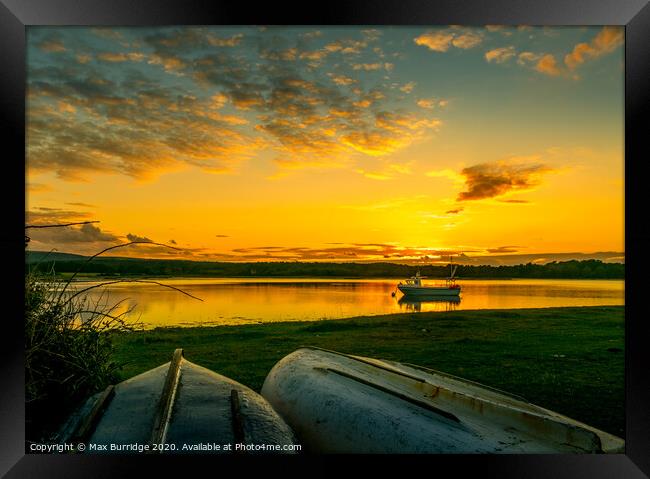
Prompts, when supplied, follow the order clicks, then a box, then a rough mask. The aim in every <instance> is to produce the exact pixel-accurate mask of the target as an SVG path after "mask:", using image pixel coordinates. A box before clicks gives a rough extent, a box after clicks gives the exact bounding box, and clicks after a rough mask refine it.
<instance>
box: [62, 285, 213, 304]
mask: <svg viewBox="0 0 650 479" xmlns="http://www.w3.org/2000/svg"><path fill="white" fill-rule="evenodd" d="M117 283H151V284H157V285H158V286H163V287H165V288H169V289H174V290H176V291H178V292H180V293H183V294H184V295H185V296H189V297H190V298H193V299H198V300H199V301H201V302H202V301H203V300H202V299H201V298H197V297H196V296H192V295H191V294H190V293H188V292H186V291H183V290H182V289H180V288H176V287H175V286H171V285H169V284H164V283H160V282H158V281H152V280H148V279H118V280H115V281H104V282H102V283H100V284H94V285H92V286H88V287H87V288H84V289H81V290H79V291H77V292H76V293H74V294H73V295H71V296H70V297H69V298H68V299H67V300H66V303H67V302H69V301H70V300H71V299H72V298H74V297H75V296H79V295H80V294H82V293H85V292H86V291H89V290H91V289H95V288H100V287H102V286H107V285H109V284H117Z"/></svg>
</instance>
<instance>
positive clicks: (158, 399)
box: [58, 349, 298, 454]
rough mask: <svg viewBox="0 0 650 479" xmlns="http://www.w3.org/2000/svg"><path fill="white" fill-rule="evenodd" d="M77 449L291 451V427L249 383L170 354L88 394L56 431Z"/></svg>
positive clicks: (123, 451)
mask: <svg viewBox="0 0 650 479" xmlns="http://www.w3.org/2000/svg"><path fill="white" fill-rule="evenodd" d="M58 441H59V442H60V443H68V444H81V445H82V446H81V447H80V448H78V449H77V451H78V452H84V451H85V452H91V453H94V452H98V453H102V452H104V453H111V452H113V453H125V452H126V453H128V452H138V453H142V452H150V453H154V454H155V453H192V454H196V453H211V454H212V453H217V454H218V453H226V454H228V453H239V452H241V453H246V452H255V453H259V452H294V449H296V448H295V447H294V445H295V444H298V443H297V442H296V441H295V437H294V435H293V432H292V431H291V428H289V426H287V424H286V423H285V422H284V421H283V420H282V418H280V416H278V414H277V413H276V412H275V411H274V410H273V408H272V407H271V405H270V404H269V403H268V402H267V401H266V400H265V399H264V398H263V397H262V396H260V395H259V394H257V393H256V392H255V391H253V390H252V389H249V388H248V387H246V386H244V385H242V384H240V383H238V382H235V381H233V380H232V379H229V378H227V377H225V376H221V375H219V374H217V373H215V372H213V371H210V370H209V369H206V368H203V367H201V366H198V365H196V364H194V363H191V362H190V361H188V360H186V359H185V358H184V357H183V350H182V349H177V350H176V351H175V352H174V355H173V357H172V360H171V361H170V362H169V363H167V364H163V365H161V366H159V367H157V368H154V369H151V370H149V371H146V372H144V373H142V374H140V375H138V376H135V377H133V378H131V379H128V380H126V381H123V382H121V383H119V384H117V385H115V386H109V387H108V388H106V390H104V391H103V392H101V393H98V394H96V395H94V396H92V397H90V398H89V399H88V400H87V401H86V403H85V404H84V405H83V406H82V407H81V408H80V409H79V410H78V411H76V412H75V413H74V414H72V416H70V418H69V419H68V421H67V422H66V424H65V425H64V426H63V427H62V429H61V431H60V432H59V434H58Z"/></svg>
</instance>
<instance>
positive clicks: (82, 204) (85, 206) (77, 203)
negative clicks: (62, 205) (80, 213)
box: [66, 202, 95, 208]
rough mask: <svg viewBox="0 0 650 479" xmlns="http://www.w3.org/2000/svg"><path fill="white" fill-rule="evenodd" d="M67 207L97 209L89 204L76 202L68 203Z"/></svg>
mask: <svg viewBox="0 0 650 479" xmlns="http://www.w3.org/2000/svg"><path fill="white" fill-rule="evenodd" d="M66 205H70V206H81V207H83V208H95V205H91V204H89V203H81V202H75V203H66Z"/></svg>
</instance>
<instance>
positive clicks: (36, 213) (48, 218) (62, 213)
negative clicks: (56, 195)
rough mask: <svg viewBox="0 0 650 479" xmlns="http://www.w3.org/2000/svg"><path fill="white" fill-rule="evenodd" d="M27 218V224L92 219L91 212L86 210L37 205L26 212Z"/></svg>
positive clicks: (47, 223) (49, 223)
mask: <svg viewBox="0 0 650 479" xmlns="http://www.w3.org/2000/svg"><path fill="white" fill-rule="evenodd" d="M25 219H26V221H27V224H30V225H54V224H61V223H73V222H75V221H87V220H89V219H91V214H90V213H88V212H85V211H74V210H63V209H59V208H48V207H43V206H37V207H34V208H32V209H31V210H29V211H26V212H25Z"/></svg>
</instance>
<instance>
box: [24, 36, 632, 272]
mask: <svg viewBox="0 0 650 479" xmlns="http://www.w3.org/2000/svg"><path fill="white" fill-rule="evenodd" d="M27 32H28V57H27V65H28V89H27V92H28V93H27V95H28V97H27V165H26V166H27V171H26V172H27V182H28V183H27V185H26V186H27V198H26V202H27V222H28V224H53V223H62V222H73V221H89V220H97V221H99V223H95V224H89V225H84V226H81V227H70V228H47V229H31V230H28V234H29V235H30V236H31V238H32V242H31V243H30V248H31V249H33V250H41V251H48V250H51V249H56V250H58V251H61V252H69V253H80V254H88V253H96V252H98V251H99V250H101V249H103V248H105V247H107V246H111V245H115V244H120V243H124V242H127V241H133V240H152V241H155V242H160V243H165V244H169V245H171V246H174V247H175V248H178V249H177V250H171V249H166V248H163V247H158V246H154V245H137V246H136V245H134V246H132V247H128V248H122V249H119V250H117V251H116V252H115V254H118V255H120V256H126V255H133V256H142V257H165V258H188V259H196V260H226V261H244V260H246V261H266V260H289V261H294V260H299V261H312V260H318V261H323V260H327V261H366V260H379V261H413V262H414V261H426V262H437V261H442V262H444V263H446V262H447V261H448V259H449V254H450V253H453V254H462V255H464V256H461V257H459V258H458V260H459V261H465V262H475V263H476V262H491V263H501V262H503V263H513V262H515V263H520V262H522V261H523V262H527V261H539V262H543V261H548V260H552V259H568V258H578V259H582V258H587V257H595V258H599V259H603V260H607V261H622V260H623V256H624V254H623V252H624V224H623V219H624V149H623V146H624V144H623V140H624V121H623V120H624V116H623V115H624V110H623V107H624V103H623V100H624V89H623V81H624V50H623V41H624V33H623V29H622V28H620V27H580V28H576V27H553V28H547V27H502V26H486V27H484V28H466V27H459V26H441V27H431V28H426V27H345V28H341V27H337V28H333V27H305V28H293V27H236V28H235V27H228V28H225V27H201V28H199V27H191V28H188V27H174V28H80V27H63V28H52V27H28V30H27ZM595 253H602V254H595ZM463 258H464V259H463ZM454 261H456V259H455V260H454Z"/></svg>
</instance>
